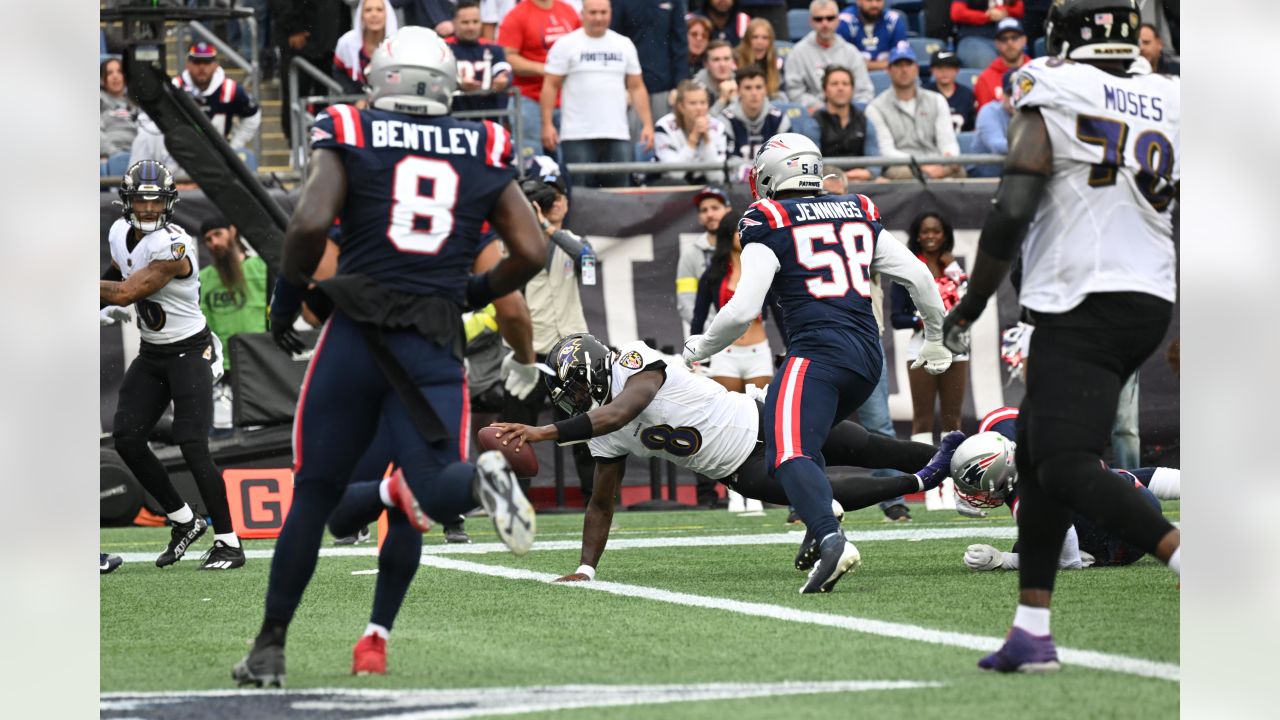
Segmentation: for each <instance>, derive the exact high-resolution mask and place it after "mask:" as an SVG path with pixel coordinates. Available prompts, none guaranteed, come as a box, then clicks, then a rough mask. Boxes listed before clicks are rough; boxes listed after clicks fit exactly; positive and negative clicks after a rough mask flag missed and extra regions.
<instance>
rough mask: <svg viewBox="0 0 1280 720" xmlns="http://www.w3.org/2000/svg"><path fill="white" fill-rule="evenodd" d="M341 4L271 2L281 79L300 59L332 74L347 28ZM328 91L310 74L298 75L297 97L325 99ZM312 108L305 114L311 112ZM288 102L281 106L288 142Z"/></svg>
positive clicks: (320, 0)
mask: <svg viewBox="0 0 1280 720" xmlns="http://www.w3.org/2000/svg"><path fill="white" fill-rule="evenodd" d="M346 17H347V6H346V4H345V3H343V2H342V0H271V24H272V32H273V33H274V34H275V37H276V38H277V39H278V41H279V46H280V76H281V78H286V77H288V73H289V66H290V63H292V62H293V59H294V58H295V57H300V58H302V59H304V60H306V61H307V62H309V63H311V64H312V65H315V66H316V68H317V69H318V70H319V71H320V72H321V74H323V75H329V74H331V73H332V72H333V49H334V47H336V46H337V44H338V37H339V36H340V35H342V31H343V28H344V25H345V24H346V19H345V18H346ZM327 93H328V88H326V87H325V86H324V85H321V84H320V83H319V82H317V81H316V80H315V79H314V78H312V77H311V76H310V75H308V74H307V73H298V96H299V97H309V96H313V95H325V94H327ZM310 110H311V109H310V108H306V109H304V112H308V113H309V112H310ZM290 117H291V116H290V109H289V98H288V95H287V94H286V95H285V97H284V98H283V99H282V100H281V102H280V125H281V129H282V130H283V131H284V136H285V139H289V138H291V137H292V135H293V128H292V126H291V124H290V122H289V121H290Z"/></svg>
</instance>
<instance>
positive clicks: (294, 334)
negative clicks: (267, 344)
mask: <svg viewBox="0 0 1280 720" xmlns="http://www.w3.org/2000/svg"><path fill="white" fill-rule="evenodd" d="M271 339H272V340H275V341H276V346H277V347H279V348H280V349H281V350H283V351H285V352H287V353H289V354H290V355H297V354H298V353H300V352H302V351H303V350H305V349H306V348H307V346H306V345H304V344H303V343H302V338H301V337H299V336H298V331H297V330H294V329H293V322H292V319H291V318H285V317H277V316H275V315H273V316H271Z"/></svg>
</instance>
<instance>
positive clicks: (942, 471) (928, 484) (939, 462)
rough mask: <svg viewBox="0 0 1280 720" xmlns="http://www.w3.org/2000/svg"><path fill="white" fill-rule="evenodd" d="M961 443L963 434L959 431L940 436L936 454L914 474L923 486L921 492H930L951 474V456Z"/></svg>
mask: <svg viewBox="0 0 1280 720" xmlns="http://www.w3.org/2000/svg"><path fill="white" fill-rule="evenodd" d="M962 442H964V433H962V432H960V431H959V430H955V431H952V432H949V433H947V434H946V435H943V436H942V442H940V443H938V452H936V453H934V454H933V457H932V458H930V459H929V464H928V465H925V466H924V469H922V470H920V471H919V472H917V473H916V477H917V478H919V479H920V484H921V485H922V486H923V487H921V488H920V489H921V490H932V489H934V488H936V487H938V486H939V485H941V484H942V481H943V480H946V479H947V477H948V476H949V475H950V474H951V456H952V455H955V452H956V448H958V447H960V443H962Z"/></svg>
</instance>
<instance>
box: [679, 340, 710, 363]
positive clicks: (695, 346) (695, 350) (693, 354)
mask: <svg viewBox="0 0 1280 720" xmlns="http://www.w3.org/2000/svg"><path fill="white" fill-rule="evenodd" d="M705 337H706V335H690V336H689V339H688V340H685V341H684V352H683V353H681V354H682V355H683V356H684V361H685V362H687V363H689V364H693V363H696V362H699V361H701V360H706V359H707V356H706V355H704V354H703V353H702V340H703V338H705Z"/></svg>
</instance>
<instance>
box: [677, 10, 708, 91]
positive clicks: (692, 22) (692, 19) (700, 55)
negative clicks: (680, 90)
mask: <svg viewBox="0 0 1280 720" xmlns="http://www.w3.org/2000/svg"><path fill="white" fill-rule="evenodd" d="M684 19H685V25H686V26H687V32H686V34H685V37H686V39H687V42H688V46H689V74H688V75H687V77H693V76H694V75H697V74H698V71H699V70H701V69H702V62H703V60H705V59H706V55H707V43H708V42H710V40H711V21H710V20H708V19H706V18H705V17H703V16H702V15H696V14H694V13H689V14H688V15H686V16H685V18H684ZM681 79H682V80H683V79H684V78H681Z"/></svg>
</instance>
